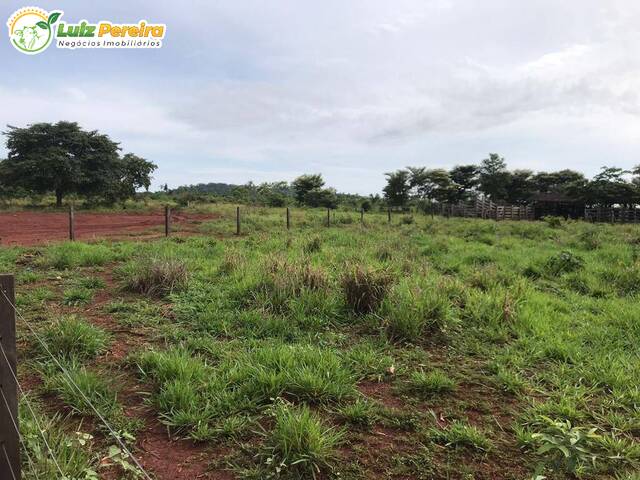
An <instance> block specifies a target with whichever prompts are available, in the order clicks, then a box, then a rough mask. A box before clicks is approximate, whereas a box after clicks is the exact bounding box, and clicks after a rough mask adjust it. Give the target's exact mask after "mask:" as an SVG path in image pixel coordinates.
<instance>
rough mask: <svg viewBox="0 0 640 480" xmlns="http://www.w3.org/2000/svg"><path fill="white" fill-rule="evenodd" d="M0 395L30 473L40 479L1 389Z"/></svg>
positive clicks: (0, 345) (0, 346)
mask: <svg viewBox="0 0 640 480" xmlns="http://www.w3.org/2000/svg"><path fill="white" fill-rule="evenodd" d="M0 348H2V353H3V354H4V348H3V347H2V344H1V343H0ZM5 358H6V355H5ZM0 394H2V400H4V404H5V406H6V407H7V413H8V414H9V418H10V419H11V423H12V424H13V428H14V429H15V431H16V433H17V434H18V439H19V440H20V444H21V445H22V448H23V449H24V453H26V454H27V460H28V461H29V465H30V467H31V471H32V472H33V474H34V475H35V477H36V480H38V479H39V478H40V477H39V476H38V472H37V471H36V466H35V463H33V460H32V459H31V455H30V454H29V449H28V448H27V444H26V443H25V441H24V439H23V438H22V435H21V434H20V428H18V422H17V421H16V419H15V417H14V416H13V414H12V413H11V410H10V408H9V402H8V401H7V397H6V396H5V394H4V390H3V389H2V388H0ZM41 433H42V432H41ZM42 437H43V439H44V434H42Z"/></svg>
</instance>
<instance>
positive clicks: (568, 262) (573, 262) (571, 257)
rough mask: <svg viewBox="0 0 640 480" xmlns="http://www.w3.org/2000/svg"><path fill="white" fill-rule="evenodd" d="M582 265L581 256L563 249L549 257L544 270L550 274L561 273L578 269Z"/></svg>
mask: <svg viewBox="0 0 640 480" xmlns="http://www.w3.org/2000/svg"><path fill="white" fill-rule="evenodd" d="M583 266H584V260H583V259H582V257H579V256H578V255H575V254H574V253H572V252H569V251H566V250H565V251H563V252H560V253H558V254H556V255H553V256H552V257H550V258H549V259H548V260H547V263H546V264H545V270H546V272H547V273H548V274H550V275H562V274H563V273H569V272H575V271H576V270H580V269H581V268H582V267H583Z"/></svg>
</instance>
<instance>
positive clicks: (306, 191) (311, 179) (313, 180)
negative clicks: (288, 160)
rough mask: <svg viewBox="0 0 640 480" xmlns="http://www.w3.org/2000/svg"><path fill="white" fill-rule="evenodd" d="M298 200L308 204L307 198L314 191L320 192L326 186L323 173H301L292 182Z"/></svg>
mask: <svg viewBox="0 0 640 480" xmlns="http://www.w3.org/2000/svg"><path fill="white" fill-rule="evenodd" d="M291 186H292V187H293V193H294V196H295V198H296V201H297V202H298V203H300V204H302V205H306V204H307V201H306V199H307V198H309V195H310V194H311V193H312V192H316V193H317V192H319V191H320V190H321V189H322V187H324V180H323V179H322V175H321V174H319V173H317V174H313V175H309V174H305V175H300V176H299V177H298V178H296V179H295V180H294V181H293V183H292V184H291Z"/></svg>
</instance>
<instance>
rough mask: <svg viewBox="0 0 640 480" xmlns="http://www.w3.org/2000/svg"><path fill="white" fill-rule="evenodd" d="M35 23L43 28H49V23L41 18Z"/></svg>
mask: <svg viewBox="0 0 640 480" xmlns="http://www.w3.org/2000/svg"><path fill="white" fill-rule="evenodd" d="M36 25H37V26H39V27H40V28H42V29H44V30H47V29H48V28H49V24H48V23H47V22H43V21H42V20H40V21H39V22H38V23H36Z"/></svg>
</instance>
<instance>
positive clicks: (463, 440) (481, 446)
mask: <svg viewBox="0 0 640 480" xmlns="http://www.w3.org/2000/svg"><path fill="white" fill-rule="evenodd" d="M431 438H432V439H433V440H434V441H435V442H436V443H440V444H444V445H445V446H447V447H468V448H473V449H475V450H481V451H485V452H486V451H488V450H489V449H490V448H491V442H490V441H489V439H488V438H487V437H486V435H485V434H484V433H482V432H481V431H480V430H479V429H478V428H476V427H474V426H473V425H469V424H467V423H464V422H461V421H459V420H456V421H455V422H453V423H452V424H451V425H449V426H448V427H446V428H445V429H442V430H441V429H433V430H432V433H431Z"/></svg>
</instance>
